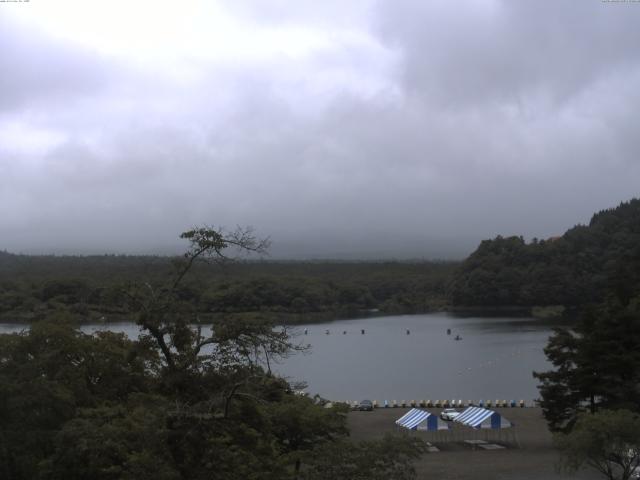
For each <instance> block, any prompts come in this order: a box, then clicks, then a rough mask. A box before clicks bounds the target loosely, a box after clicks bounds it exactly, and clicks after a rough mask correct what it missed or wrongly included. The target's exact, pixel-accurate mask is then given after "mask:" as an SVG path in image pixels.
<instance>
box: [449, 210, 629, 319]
mask: <svg viewBox="0 0 640 480" xmlns="http://www.w3.org/2000/svg"><path fill="white" fill-rule="evenodd" d="M639 294H640V199H638V198H634V199H632V200H630V201H628V202H623V203H621V204H620V205H618V206H617V207H615V208H610V209H606V210H602V211H600V212H598V213H596V214H594V215H593V217H592V218H591V221H590V222H589V225H577V226H575V227H573V228H571V229H569V230H568V231H567V232H566V233H565V234H564V235H562V236H561V237H559V238H558V237H552V238H551V239H548V240H537V239H533V241H531V242H529V243H526V242H525V241H524V239H523V238H522V237H501V236H498V237H496V238H495V239H493V240H484V241H483V242H481V243H480V245H479V246H478V248H477V249H476V251H475V252H473V253H472V254H471V255H470V256H469V257H468V258H467V259H466V260H464V261H463V262H462V264H461V265H460V266H459V267H458V269H457V270H456V272H455V273H454V276H453V279H452V282H451V284H450V288H449V296H450V299H451V302H452V304H453V305H454V306H482V307H499V306H507V305H509V306H523V307H531V306H536V305H565V306H580V305H584V304H588V303H596V302H600V301H602V300H603V299H604V298H605V297H606V296H607V295H615V296H617V297H618V298H619V299H620V300H621V301H622V302H623V303H625V302H629V301H630V300H631V299H632V298H634V297H637V296H638V295H639Z"/></svg>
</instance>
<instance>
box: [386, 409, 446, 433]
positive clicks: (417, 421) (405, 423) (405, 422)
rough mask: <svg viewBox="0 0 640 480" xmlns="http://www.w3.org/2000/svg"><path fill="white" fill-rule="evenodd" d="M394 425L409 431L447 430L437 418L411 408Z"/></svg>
mask: <svg viewBox="0 0 640 480" xmlns="http://www.w3.org/2000/svg"><path fill="white" fill-rule="evenodd" d="M425 423H426V425H425ZM396 425H398V426H399V427H404V428H408V429H409V430H443V429H447V428H449V426H448V425H443V424H442V423H441V422H440V420H439V418H438V417H437V416H435V415H433V414H431V413H429V412H427V411H425V410H419V409H417V408H412V409H411V410H409V411H408V412H407V413H405V414H404V415H403V416H402V417H400V418H399V419H398V420H396Z"/></svg>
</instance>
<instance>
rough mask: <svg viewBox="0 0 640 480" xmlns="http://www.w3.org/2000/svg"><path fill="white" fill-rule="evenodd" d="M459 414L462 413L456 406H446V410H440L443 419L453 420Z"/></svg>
mask: <svg viewBox="0 0 640 480" xmlns="http://www.w3.org/2000/svg"><path fill="white" fill-rule="evenodd" d="M458 415H460V412H459V411H458V410H456V409H455V408H445V409H444V410H442V412H440V418H441V419H442V420H453V419H454V418H456V417H457V416H458Z"/></svg>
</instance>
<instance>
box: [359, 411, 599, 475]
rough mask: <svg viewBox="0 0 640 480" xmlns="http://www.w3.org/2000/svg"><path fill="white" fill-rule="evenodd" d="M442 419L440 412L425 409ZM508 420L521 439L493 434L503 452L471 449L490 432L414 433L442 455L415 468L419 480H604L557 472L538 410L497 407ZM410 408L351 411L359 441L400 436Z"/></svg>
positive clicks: (430, 455) (456, 429)
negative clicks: (472, 442)
mask: <svg viewBox="0 0 640 480" xmlns="http://www.w3.org/2000/svg"><path fill="white" fill-rule="evenodd" d="M426 410H428V411H430V412H431V413H434V414H439V413H440V411H441V409H437V408H428V409H426ZM495 410H497V411H499V412H500V413H501V414H502V415H503V416H504V417H506V418H507V419H508V420H509V421H511V422H512V423H514V424H515V425H516V430H515V431H516V439H517V443H514V441H513V436H512V435H507V434H506V432H505V433H503V434H501V435H500V439H498V435H497V433H496V432H491V433H490V434H488V435H489V436H488V441H489V442H490V443H496V444H499V445H503V446H506V448H504V449H499V450H489V451H486V450H482V449H479V448H475V449H474V448H472V446H471V445H469V444H467V443H465V442H464V440H465V439H485V438H487V437H485V435H486V433H485V432H476V431H472V430H471V429H468V428H465V427H462V426H460V425H458V424H455V425H454V429H453V431H452V432H450V434H448V435H447V434H437V435H434V434H433V433H431V432H411V434H412V435H417V436H419V437H420V438H423V439H424V440H425V441H430V442H431V443H432V444H434V445H435V446H437V447H438V449H439V450H440V451H439V452H437V453H427V454H425V455H423V456H422V458H421V459H420V460H418V461H417V462H416V464H415V466H416V470H417V472H418V478H420V479H452V480H463V479H474V480H478V479H481V480H483V479H487V480H489V479H491V480H493V479H495V480H534V479H536V480H539V479H540V480H541V479H561V478H562V479H567V480H568V479H571V480H578V479H580V480H592V479H593V480H596V479H599V478H602V477H601V476H600V475H599V474H598V473H597V472H595V471H582V472H578V473H577V474H575V475H571V476H567V475H565V474H561V473H559V472H557V471H556V464H557V461H558V453H557V451H556V450H555V449H554V448H553V444H552V437H551V434H550V433H549V431H548V429H547V425H546V423H545V421H544V418H543V417H542V411H541V410H540V409H539V408H498V409H495ZM407 411H408V409H406V408H386V409H385V408H379V409H376V410H375V411H373V412H356V411H354V412H351V413H350V414H349V418H348V423H349V427H350V429H351V437H352V438H353V439H354V440H368V439H375V438H380V437H381V436H383V435H384V434H385V433H393V432H396V431H397V429H396V426H395V420H397V419H398V418H400V417H401V416H402V415H404V414H405V413H406V412H407Z"/></svg>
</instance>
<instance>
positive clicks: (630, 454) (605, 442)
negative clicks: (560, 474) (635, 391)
mask: <svg viewBox="0 0 640 480" xmlns="http://www.w3.org/2000/svg"><path fill="white" fill-rule="evenodd" d="M554 440H555V442H556V445H557V446H558V448H559V449H560V451H561V453H562V457H561V463H560V466H561V467H562V468H563V469H564V470H567V471H569V472H576V471H578V470H579V469H580V468H582V467H583V466H585V465H587V466H590V467H592V468H594V469H596V470H597V471H598V472H600V473H601V474H602V475H603V476H604V477H606V478H608V479H609V480H628V479H629V478H631V475H632V473H633V470H634V468H635V467H636V466H637V465H638V464H639V463H640V417H639V416H638V414H637V413H633V412H630V411H628V410H616V411H612V410H601V411H599V412H597V413H593V414H591V413H584V414H581V415H580V416H579V417H578V418H577V421H576V424H575V426H574V428H573V430H572V431H571V432H570V433H566V434H563V433H559V434H556V435H555V437H554Z"/></svg>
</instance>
